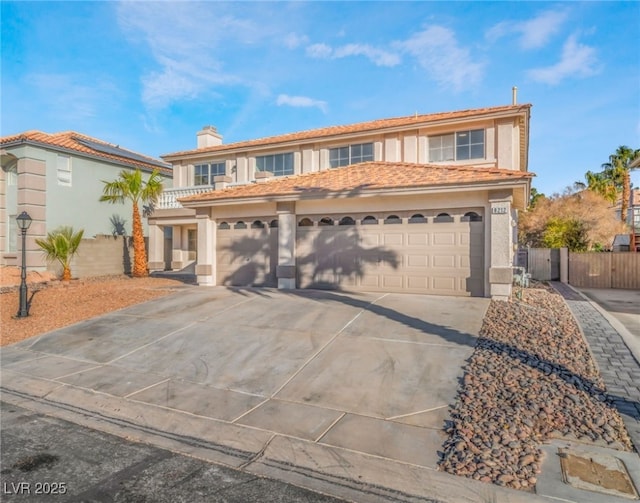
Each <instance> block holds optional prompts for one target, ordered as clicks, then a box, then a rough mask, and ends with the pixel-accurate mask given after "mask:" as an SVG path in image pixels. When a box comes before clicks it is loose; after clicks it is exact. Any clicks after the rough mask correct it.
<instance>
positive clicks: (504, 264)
mask: <svg viewBox="0 0 640 503" xmlns="http://www.w3.org/2000/svg"><path fill="white" fill-rule="evenodd" d="M512 200H513V196H512V194H511V191H493V192H491V193H490V194H489V204H490V207H491V210H490V217H491V226H490V232H491V265H490V268H489V287H490V293H491V298H494V299H498V300H508V299H509V297H510V295H511V285H512V282H513V267H512V266H513V264H512V256H513V229H512V225H511V221H512V219H511V203H512Z"/></svg>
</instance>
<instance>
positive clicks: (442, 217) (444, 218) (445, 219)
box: [433, 212, 453, 224]
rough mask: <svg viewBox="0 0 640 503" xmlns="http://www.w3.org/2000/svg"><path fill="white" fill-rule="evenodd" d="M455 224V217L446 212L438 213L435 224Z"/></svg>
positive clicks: (434, 220)
mask: <svg viewBox="0 0 640 503" xmlns="http://www.w3.org/2000/svg"><path fill="white" fill-rule="evenodd" d="M451 222H453V217H452V216H451V215H450V214H449V213H446V212H442V213H438V215H437V216H436V217H435V218H434V219H433V223H434V224H446V223H451Z"/></svg>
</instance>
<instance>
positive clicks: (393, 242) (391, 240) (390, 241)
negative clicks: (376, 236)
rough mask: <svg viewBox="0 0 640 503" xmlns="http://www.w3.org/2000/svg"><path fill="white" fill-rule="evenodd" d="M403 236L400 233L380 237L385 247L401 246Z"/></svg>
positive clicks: (390, 233) (388, 233) (387, 233)
mask: <svg viewBox="0 0 640 503" xmlns="http://www.w3.org/2000/svg"><path fill="white" fill-rule="evenodd" d="M404 238H405V235H404V233H402V232H386V233H384V234H383V235H382V241H383V243H384V244H385V246H402V245H403V244H404Z"/></svg>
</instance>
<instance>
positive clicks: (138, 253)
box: [100, 169, 163, 278]
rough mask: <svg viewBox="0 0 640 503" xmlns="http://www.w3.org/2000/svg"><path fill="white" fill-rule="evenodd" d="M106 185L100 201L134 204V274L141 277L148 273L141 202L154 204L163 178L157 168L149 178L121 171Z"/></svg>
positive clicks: (160, 189)
mask: <svg viewBox="0 0 640 503" xmlns="http://www.w3.org/2000/svg"><path fill="white" fill-rule="evenodd" d="M102 182H103V183H104V184H105V185H104V189H103V195H102V196H101V197H100V201H106V202H109V203H112V204H116V203H117V204H122V203H124V202H125V201H127V200H128V201H131V202H132V204H133V232H132V238H133V270H132V271H131V274H132V276H134V277H136V278H141V277H144V276H146V275H147V252H146V250H145V247H144V234H143V232H142V217H141V216H140V210H139V206H138V205H139V203H142V204H143V205H151V206H153V205H154V204H155V203H156V202H157V200H158V197H159V196H160V194H161V193H162V188H163V187H162V178H161V176H160V174H159V173H158V171H157V170H153V172H152V173H151V175H150V176H149V179H148V180H147V181H146V182H145V181H144V180H143V179H142V172H141V171H140V170H139V169H137V170H136V171H121V172H120V175H119V177H118V178H117V179H116V180H114V181H113V182H105V181H104V180H103V181H102Z"/></svg>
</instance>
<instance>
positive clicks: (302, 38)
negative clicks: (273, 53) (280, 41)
mask: <svg viewBox="0 0 640 503" xmlns="http://www.w3.org/2000/svg"><path fill="white" fill-rule="evenodd" d="M307 43H309V37H307V36H306V35H298V34H297V33H289V34H288V35H287V36H286V37H284V45H285V46H286V47H288V48H289V49H295V48H297V47H300V46H301V45H305V44H307Z"/></svg>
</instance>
